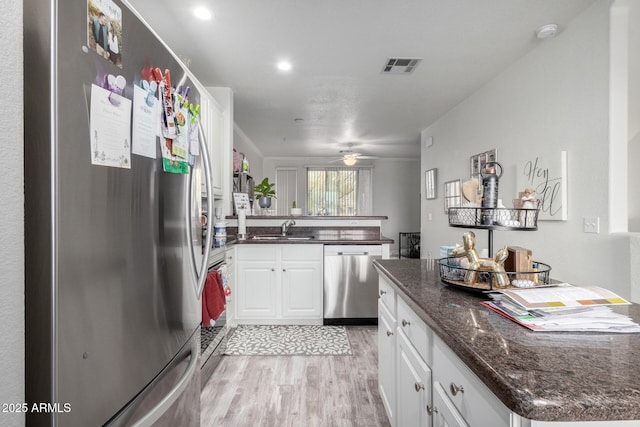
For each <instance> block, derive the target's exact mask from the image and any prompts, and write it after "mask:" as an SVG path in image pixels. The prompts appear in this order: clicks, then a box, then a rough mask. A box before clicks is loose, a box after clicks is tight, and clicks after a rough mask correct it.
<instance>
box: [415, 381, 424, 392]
mask: <svg viewBox="0 0 640 427" xmlns="http://www.w3.org/2000/svg"><path fill="white" fill-rule="evenodd" d="M413 386H414V387H415V388H416V391H417V392H418V393H420V390H424V384H422V383H415V384H414V385H413Z"/></svg>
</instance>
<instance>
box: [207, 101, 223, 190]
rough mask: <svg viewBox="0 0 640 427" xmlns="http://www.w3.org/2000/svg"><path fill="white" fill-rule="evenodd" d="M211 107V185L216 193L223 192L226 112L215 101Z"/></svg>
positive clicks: (211, 103)
mask: <svg viewBox="0 0 640 427" xmlns="http://www.w3.org/2000/svg"><path fill="white" fill-rule="evenodd" d="M210 108H211V130H210V135H211V142H210V145H209V146H210V147H211V151H209V154H210V157H211V186H212V188H213V192H214V194H217V195H221V194H222V187H223V185H222V169H223V168H222V161H223V157H224V156H223V152H224V113H223V111H222V109H221V108H220V106H218V104H217V103H216V102H215V101H212V102H210Z"/></svg>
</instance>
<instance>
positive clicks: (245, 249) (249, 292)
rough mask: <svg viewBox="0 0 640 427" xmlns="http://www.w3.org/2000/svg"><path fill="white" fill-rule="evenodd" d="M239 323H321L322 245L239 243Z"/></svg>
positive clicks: (236, 311)
mask: <svg viewBox="0 0 640 427" xmlns="http://www.w3.org/2000/svg"><path fill="white" fill-rule="evenodd" d="M236 249H237V262H236V269H237V270H236V271H237V280H236V295H237V297H236V298H235V300H234V301H235V308H236V310H235V314H236V320H237V323H238V324H322V274H323V250H322V245H312V244H299V245H298V244H282V245H270V244H268V245H265V244H259V245H248V244H247V245H238V246H237V247H236Z"/></svg>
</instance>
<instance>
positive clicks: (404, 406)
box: [378, 276, 520, 427]
mask: <svg viewBox="0 0 640 427" xmlns="http://www.w3.org/2000/svg"><path fill="white" fill-rule="evenodd" d="M379 283H380V285H379V296H380V299H379V302H378V313H379V318H378V381H379V389H380V396H381V398H382V402H383V404H384V406H385V409H386V411H387V416H388V417H389V422H390V423H391V425H392V426H397V427H413V426H434V427H445V426H448V427H453V426H455V427H462V426H471V427H476V426H478V427H485V426H491V427H508V426H510V422H511V420H512V419H514V420H515V419H516V418H514V417H512V416H511V415H512V414H511V412H510V411H509V410H508V409H507V408H506V407H505V406H504V405H503V404H502V402H500V401H499V400H498V398H497V397H495V396H494V395H493V393H491V391H490V390H489V389H488V388H487V387H486V386H485V385H484V383H482V382H481V381H480V380H479V379H478V378H477V377H476V376H475V375H474V374H473V373H472V372H471V370H470V369H469V368H468V367H467V366H466V365H464V363H462V361H461V360H460V359H459V358H458V357H457V356H456V355H455V354H454V353H453V352H452V351H451V350H450V349H449V347H448V346H447V345H446V344H445V343H444V342H443V341H442V340H441V339H440V338H439V337H437V336H436V335H435V334H434V333H433V331H432V330H431V328H429V327H428V326H427V325H426V323H424V321H423V320H422V319H421V318H420V317H419V316H418V315H417V314H416V313H415V311H413V309H412V308H411V307H410V306H409V304H408V303H407V302H406V301H405V300H404V299H403V298H402V297H401V296H400V295H398V294H396V293H395V292H394V291H393V290H392V288H391V286H390V285H389V283H388V282H387V281H386V280H385V278H384V277H383V276H381V277H380V281H379ZM390 307H393V308H390ZM392 310H393V311H392ZM394 325H395V331H394V329H393V326H394ZM392 332H395V333H393V334H392ZM394 342H395V352H394V350H393V347H394ZM519 425H520V424H519ZM512 427H516V426H515V425H512Z"/></svg>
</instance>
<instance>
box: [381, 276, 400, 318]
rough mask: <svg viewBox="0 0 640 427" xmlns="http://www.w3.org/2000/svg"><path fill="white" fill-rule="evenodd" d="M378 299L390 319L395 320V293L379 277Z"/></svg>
mask: <svg viewBox="0 0 640 427" xmlns="http://www.w3.org/2000/svg"><path fill="white" fill-rule="evenodd" d="M378 298H379V299H380V302H382V304H384V306H385V308H386V309H387V311H388V312H389V313H390V314H391V317H393V319H394V320H395V318H396V292H395V291H394V290H393V288H392V287H391V285H390V284H389V283H387V281H386V280H385V279H384V278H383V277H382V276H379V278H378Z"/></svg>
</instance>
